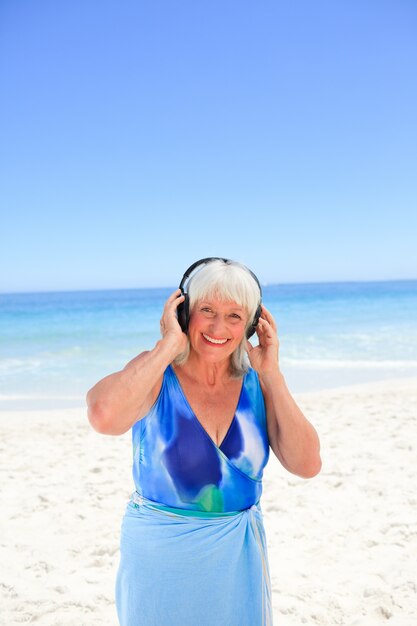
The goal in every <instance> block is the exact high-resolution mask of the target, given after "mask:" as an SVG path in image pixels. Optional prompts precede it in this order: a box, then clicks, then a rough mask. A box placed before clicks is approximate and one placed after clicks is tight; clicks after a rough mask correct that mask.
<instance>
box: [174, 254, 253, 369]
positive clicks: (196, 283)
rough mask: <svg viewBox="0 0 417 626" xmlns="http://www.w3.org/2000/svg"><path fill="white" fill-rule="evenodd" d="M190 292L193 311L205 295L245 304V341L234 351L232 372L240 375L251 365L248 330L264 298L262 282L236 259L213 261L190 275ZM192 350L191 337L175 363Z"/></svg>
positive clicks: (188, 287) (179, 362)
mask: <svg viewBox="0 0 417 626" xmlns="http://www.w3.org/2000/svg"><path fill="white" fill-rule="evenodd" d="M186 290H187V293H188V296H189V303H190V313H191V312H192V310H193V308H194V306H195V305H196V304H197V302H200V301H201V300H205V299H211V298H213V297H214V298H218V299H219V300H221V301H222V302H229V301H234V302H236V303H237V304H238V305H239V306H241V307H243V308H244V309H245V311H246V313H247V315H248V320H247V324H246V327H245V333H244V335H243V337H242V341H241V342H240V344H239V345H238V347H237V348H236V349H235V351H234V352H233V353H232V355H231V373H232V376H233V377H234V378H240V377H241V376H243V375H244V374H245V373H246V372H247V371H248V369H249V360H248V357H247V354H246V331H247V330H248V328H249V327H250V325H251V324H252V321H253V318H254V317H255V313H256V309H257V308H258V305H259V303H260V301H261V294H260V289H259V285H258V284H257V282H256V280H255V278H254V277H253V276H252V274H251V273H250V271H249V270H248V268H247V267H245V266H244V265H242V264H241V263H238V262H237V261H228V262H227V263H225V262H224V261H222V260H215V261H210V262H209V263H206V264H205V265H203V266H202V268H201V269H199V270H198V271H197V272H196V273H195V274H194V275H193V276H191V278H190V280H189V282H188V285H187V289H186ZM189 354H190V340H189V339H188V341H187V347H186V348H185V350H184V351H183V352H181V354H179V355H178V356H177V357H176V359H175V360H174V363H176V364H177V365H182V364H183V363H185V362H186V361H187V359H188V357H189Z"/></svg>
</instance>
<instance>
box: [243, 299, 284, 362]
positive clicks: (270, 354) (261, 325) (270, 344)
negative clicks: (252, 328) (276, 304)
mask: <svg viewBox="0 0 417 626" xmlns="http://www.w3.org/2000/svg"><path fill="white" fill-rule="evenodd" d="M256 334H257V335H258V340H259V345H258V346H255V347H253V346H252V344H251V343H250V342H249V341H246V350H247V352H248V356H249V361H250V364H251V366H252V367H253V369H254V370H256V371H257V372H258V374H267V373H272V372H277V371H278V370H279V361H278V351H279V340H278V333H277V326H276V324H275V320H274V318H273V317H272V315H271V313H270V312H269V311H268V309H267V308H265V307H264V305H262V313H261V316H260V318H259V322H258V324H257V326H256Z"/></svg>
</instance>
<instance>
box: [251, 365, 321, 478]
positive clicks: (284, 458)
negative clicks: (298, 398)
mask: <svg viewBox="0 0 417 626" xmlns="http://www.w3.org/2000/svg"><path fill="white" fill-rule="evenodd" d="M259 380H260V383H261V387H262V391H263V394H264V398H265V405H266V413H267V425H268V438H269V441H270V445H271V448H272V450H273V452H274V454H275V456H276V457H277V458H278V459H279V461H280V462H281V463H282V465H283V466H284V467H285V469H287V470H288V471H289V472H291V473H293V474H297V475H298V476H301V477H302V478H312V477H313V476H315V475H316V474H318V473H319V471H320V469H321V459H320V442H319V438H318V435H317V432H316V430H315V429H314V427H313V426H312V425H311V424H310V422H309V421H308V420H307V418H306V417H305V416H304V415H303V413H302V411H301V410H300V408H299V407H298V405H297V403H296V402H295V400H294V398H293V397H292V395H291V393H290V392H289V390H288V388H287V385H286V383H285V379H284V376H283V375H282V373H281V372H279V371H278V370H277V371H276V372H275V373H270V374H265V375H260V377H259Z"/></svg>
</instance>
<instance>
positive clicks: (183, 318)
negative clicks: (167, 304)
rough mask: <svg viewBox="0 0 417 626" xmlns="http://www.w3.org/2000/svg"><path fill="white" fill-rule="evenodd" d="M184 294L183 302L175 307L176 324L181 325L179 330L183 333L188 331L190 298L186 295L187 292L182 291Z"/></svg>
mask: <svg viewBox="0 0 417 626" xmlns="http://www.w3.org/2000/svg"><path fill="white" fill-rule="evenodd" d="M183 295H184V296H185V299H184V302H181V304H179V305H178V307H177V317H178V324H179V325H180V326H181V330H182V332H183V333H185V334H187V332H188V322H189V321H190V300H189V297H188V293H183Z"/></svg>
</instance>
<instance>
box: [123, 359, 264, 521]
mask: <svg viewBox="0 0 417 626" xmlns="http://www.w3.org/2000/svg"><path fill="white" fill-rule="evenodd" d="M132 441H133V480H134V482H135V486H136V491H137V492H138V493H139V494H140V495H142V496H144V497H145V498H148V499H149V500H153V501H155V502H159V503H162V504H163V505H165V506H169V507H175V508H180V509H188V510H195V511H210V512H230V511H241V510H243V509H247V508H249V507H251V506H252V505H253V504H256V503H258V502H259V499H260V497H261V493H262V474H263V468H264V467H265V465H266V464H267V462H268V458H269V442H268V435H267V430H266V413H265V404H264V399H263V395H262V391H261V387H260V384H259V380H258V375H257V373H256V372H255V370H253V369H249V371H248V372H247V373H246V374H245V376H244V378H243V385H242V391H241V393H240V397H239V402H238V405H237V408H236V413H235V415H234V418H233V420H232V423H231V425H230V427H229V430H228V432H227V434H226V436H225V438H224V440H223V441H222V443H221V445H220V446H217V445H216V444H215V443H214V441H213V440H212V438H211V437H210V435H209V434H208V433H207V431H206V430H205V428H204V427H203V426H202V424H201V423H200V421H199V420H198V419H197V417H196V415H195V414H194V413H193V410H192V409H191V406H190V405H189V403H188V401H187V399H186V397H185V395H184V393H183V390H182V388H181V385H180V383H179V380H178V378H177V376H176V374H175V372H174V370H173V368H172V367H171V365H169V366H168V367H167V369H166V370H165V372H164V377H163V383H162V387H161V391H160V393H159V396H158V398H157V400H156V401H155V403H154V405H153V406H152V408H151V409H150V411H149V413H148V414H147V415H146V416H145V417H144V418H143V419H141V420H139V421H138V422H136V423H135V424H134V426H133V427H132Z"/></svg>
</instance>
